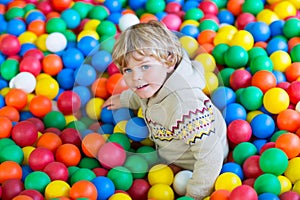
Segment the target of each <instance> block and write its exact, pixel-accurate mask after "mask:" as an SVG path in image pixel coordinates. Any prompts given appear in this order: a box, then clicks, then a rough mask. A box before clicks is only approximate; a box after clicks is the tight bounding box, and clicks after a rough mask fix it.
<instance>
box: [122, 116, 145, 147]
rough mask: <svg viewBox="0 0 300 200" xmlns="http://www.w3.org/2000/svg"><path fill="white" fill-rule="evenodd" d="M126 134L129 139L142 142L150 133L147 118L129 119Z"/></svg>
mask: <svg viewBox="0 0 300 200" xmlns="http://www.w3.org/2000/svg"><path fill="white" fill-rule="evenodd" d="M125 131H126V135H127V136H128V137H129V139H131V140H133V141H136V142H140V141H142V140H144V139H146V138H147V137H148V135H149V130H148V127H147V125H146V123H145V120H144V119H143V118H141V117H133V118H131V119H129V120H128V122H127V124H126V127H125Z"/></svg>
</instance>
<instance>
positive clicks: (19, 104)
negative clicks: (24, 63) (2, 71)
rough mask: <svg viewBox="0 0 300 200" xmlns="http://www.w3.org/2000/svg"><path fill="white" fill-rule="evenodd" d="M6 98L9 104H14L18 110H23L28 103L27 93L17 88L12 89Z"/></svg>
mask: <svg viewBox="0 0 300 200" xmlns="http://www.w3.org/2000/svg"><path fill="white" fill-rule="evenodd" d="M4 99H5V103H6V105H7V106H12V107H14V108H16V109H17V110H22V109H23V108H24V107H25V106H26V104H27V94H26V93H25V92H24V91H23V90H21V89H17V88H12V89H10V90H9V91H8V93H7V94H6V95H5V98H4Z"/></svg>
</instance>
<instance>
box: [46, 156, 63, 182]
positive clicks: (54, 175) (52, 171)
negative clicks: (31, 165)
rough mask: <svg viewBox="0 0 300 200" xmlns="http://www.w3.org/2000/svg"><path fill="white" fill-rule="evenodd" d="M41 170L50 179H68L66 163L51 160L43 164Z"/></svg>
mask: <svg viewBox="0 0 300 200" xmlns="http://www.w3.org/2000/svg"><path fill="white" fill-rule="evenodd" d="M43 171H44V172H45V173H46V174H48V176H49V177H50V179H51V181H54V180H62V181H68V177H69V172H68V168H67V167H66V165H64V164H63V163H61V162H56V161H54V162H51V163H49V164H48V165H46V166H45V168H44V169H43Z"/></svg>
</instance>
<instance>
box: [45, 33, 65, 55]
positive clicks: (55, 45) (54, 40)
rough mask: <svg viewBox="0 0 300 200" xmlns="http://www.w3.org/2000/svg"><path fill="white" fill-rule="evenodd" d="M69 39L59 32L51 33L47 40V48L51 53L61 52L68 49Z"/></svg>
mask: <svg viewBox="0 0 300 200" xmlns="http://www.w3.org/2000/svg"><path fill="white" fill-rule="evenodd" d="M66 46H67V38H66V37H65V36H64V34H62V33H59V32H54V33H50V34H49V35H48V37H47V38H46V48H47V49H48V50H49V51H51V52H54V53H55V52H59V51H62V50H64V49H65V48H66Z"/></svg>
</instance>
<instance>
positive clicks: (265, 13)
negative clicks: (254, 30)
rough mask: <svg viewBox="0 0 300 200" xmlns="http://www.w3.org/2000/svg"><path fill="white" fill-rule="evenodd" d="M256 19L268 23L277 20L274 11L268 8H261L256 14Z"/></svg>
mask: <svg viewBox="0 0 300 200" xmlns="http://www.w3.org/2000/svg"><path fill="white" fill-rule="evenodd" d="M256 19H257V21H261V22H265V23H266V24H268V25H270V24H271V23H272V22H274V21H277V20H279V17H278V16H277V14H276V13H275V12H273V11H272V10H270V9H263V10H262V11H260V12H259V13H258V14H257V15H256Z"/></svg>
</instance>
